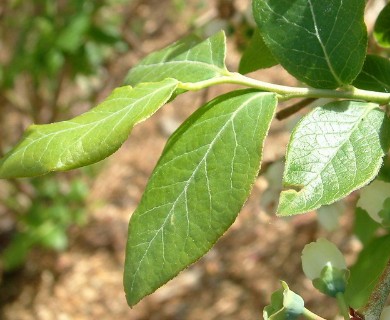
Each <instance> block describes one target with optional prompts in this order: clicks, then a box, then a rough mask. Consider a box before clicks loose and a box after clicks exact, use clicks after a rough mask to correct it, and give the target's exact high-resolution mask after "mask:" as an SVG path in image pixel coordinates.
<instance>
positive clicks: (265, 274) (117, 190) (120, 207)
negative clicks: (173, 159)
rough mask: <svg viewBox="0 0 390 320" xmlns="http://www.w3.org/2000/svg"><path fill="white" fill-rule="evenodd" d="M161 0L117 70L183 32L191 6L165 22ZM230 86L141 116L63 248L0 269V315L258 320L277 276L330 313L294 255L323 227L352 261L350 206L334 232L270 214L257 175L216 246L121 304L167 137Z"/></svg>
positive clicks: (282, 128)
mask: <svg viewBox="0 0 390 320" xmlns="http://www.w3.org/2000/svg"><path fill="white" fill-rule="evenodd" d="M166 2H167V1H145V3H148V4H147V5H146V4H145V6H144V7H141V9H139V10H140V13H139V14H140V15H142V14H143V15H145V16H148V18H149V21H153V22H150V23H149V25H148V26H146V27H147V28H149V29H150V31H149V32H150V34H152V36H150V37H145V39H144V40H143V41H142V51H141V52H140V51H139V50H138V51H136V50H134V52H130V53H129V54H127V55H126V56H125V57H122V58H121V59H120V61H119V62H118V63H117V64H116V65H114V66H113V68H112V72H113V77H114V79H122V78H123V76H124V70H128V68H129V67H130V66H131V65H132V64H134V63H136V61H138V60H139V58H140V56H142V55H143V54H146V53H147V52H150V51H153V50H155V49H156V48H160V47H162V46H164V45H166V44H167V43H170V42H172V41H173V40H176V39H178V38H179V37H180V36H181V35H182V34H184V33H186V32H187V29H188V26H187V25H186V24H185V23H184V22H183V21H186V20H185V19H187V18H188V13H187V16H186V14H184V18H183V17H182V18H180V21H172V20H170V21H165V20H164V21H161V12H164V7H165V5H166ZM190 2H191V3H192V4H194V3H195V2H197V1H190ZM213 6H214V4H213V3H211V2H210V4H208V5H207V6H206V9H204V10H203V11H202V12H203V15H204V16H206V17H207V14H210V10H213V9H212V8H213ZM160 7H161V10H160ZM214 7H215V6H214ZM154 18H155V19H154ZM140 46H141V43H140ZM140 50H141V49H140ZM228 52H229V55H228V60H227V64H228V66H229V69H231V70H235V69H236V68H237V64H238V57H239V55H238V53H237V52H236V46H235V44H234V39H229V51H228ZM253 76H254V77H260V78H261V79H264V80H266V81H272V82H276V83H281V84H284V83H286V84H292V83H294V80H292V79H291V78H290V77H288V76H287V74H286V73H285V72H284V71H283V70H281V69H280V68H278V67H276V68H272V69H269V70H267V71H265V72H264V71H263V72H258V73H255V74H253ZM113 85H115V81H113ZM231 88H232V87H230V86H221V87H217V88H213V89H210V90H208V91H207V92H206V93H204V92H199V93H186V94H184V95H181V96H179V97H178V98H177V99H176V100H175V101H173V102H172V103H170V104H169V105H167V106H166V107H164V108H163V109H161V110H160V111H159V112H157V114H156V115H155V116H153V117H152V118H151V119H149V120H147V121H146V122H144V123H142V124H140V125H138V126H137V127H136V128H135V129H134V130H133V132H132V134H131V136H130V138H129V139H128V141H127V142H126V143H125V144H124V145H123V147H122V148H121V149H120V150H119V151H118V152H117V153H115V154H114V155H113V156H112V157H111V158H109V159H108V160H106V161H105V162H104V165H103V168H102V170H101V171H100V173H99V174H98V175H97V177H96V178H95V179H94V181H93V183H92V185H91V192H90V196H89V198H88V211H89V222H88V224H87V225H86V226H84V227H82V228H80V227H73V228H71V230H69V234H70V241H71V245H70V247H69V248H68V249H67V250H66V251H65V252H62V253H59V254H57V253H52V252H48V251H42V250H38V249H37V250H34V251H33V252H32V254H31V256H30V258H29V260H28V262H27V264H26V265H25V267H24V268H23V269H22V270H18V271H15V272H14V273H13V274H7V275H5V276H4V277H3V280H2V283H1V287H0V290H1V292H0V301H1V305H0V308H1V309H0V319H4V320H33V319H39V320H51V319H59V320H68V319H72V320H73V319H75V320H90V319H100V320H104V319H131V320H141V319H142V320H143V319H145V320H147V319H153V320H154V319H155V320H164V319H167V320H168V319H178V320H184V319H188V320H198V319H207V320H214V319H215V320H217V319H224V320H230V319H232V320H233V319H235V320H236V319H248V320H250V319H260V318H262V316H261V315H262V309H263V308H264V306H265V305H266V304H267V303H269V300H270V296H271V293H272V292H273V291H274V290H276V289H277V288H279V287H280V282H279V281H280V280H284V281H286V282H287V283H288V284H289V286H290V288H291V289H292V290H293V291H295V292H297V293H299V294H300V295H302V296H303V297H304V299H305V304H306V306H307V307H308V308H309V309H311V310H313V311H314V312H316V313H318V314H320V315H321V316H322V317H325V318H327V319H331V318H334V315H335V314H336V313H337V307H336V304H335V302H334V301H333V300H331V299H328V298H326V297H324V296H323V295H321V294H319V293H318V292H317V291H315V290H314V289H313V287H312V284H311V282H310V281H309V280H307V279H306V278H305V277H304V275H303V272H302V268H301V262H300V255H301V252H302V249H303V247H304V245H305V244H307V243H308V242H311V241H314V240H315V239H317V238H318V237H320V236H324V237H327V238H328V239H330V240H333V241H334V242H335V243H336V244H337V245H338V246H339V248H340V249H341V250H343V252H345V254H346V256H347V259H348V261H349V262H352V261H353V260H354V259H355V256H356V252H357V249H358V248H359V244H358V243H357V241H356V240H355V238H354V237H353V236H352V235H351V225H352V220H353V219H352V214H351V213H350V212H347V213H346V214H345V215H344V216H343V217H342V218H341V221H340V223H341V228H340V229H338V231H334V232H326V231H324V229H323V228H321V227H320V226H319V225H318V223H317V219H316V215H315V213H310V214H306V215H302V216H298V217H296V218H292V219H281V218H276V217H275V215H274V214H273V212H272V208H271V209H270V210H268V211H269V212H268V213H267V212H265V211H264V209H263V208H262V207H261V206H260V200H261V196H262V193H263V192H264V191H265V190H266V188H267V181H266V179H265V178H263V177H261V176H260V177H259V178H258V180H257V181H256V184H255V185H254V188H253V192H252V195H251V196H250V199H249V200H248V202H247V203H246V205H245V206H244V208H243V209H242V212H241V213H240V215H239V216H238V218H237V220H236V222H235V223H234V224H233V225H232V227H231V228H230V229H229V230H228V231H227V232H226V234H225V235H224V236H223V237H222V238H221V239H220V240H219V241H218V242H217V244H216V245H215V247H214V248H213V249H211V250H210V251H209V252H208V253H207V254H206V255H205V256H204V257H203V258H202V259H200V260H199V261H198V262H197V263H195V264H194V265H192V266H191V267H189V268H188V269H187V270H185V271H183V272H182V273H181V274H180V275H179V276H178V277H176V278H175V279H173V280H172V281H170V282H169V283H168V284H166V285H164V286H163V287H162V288H160V289H159V290H157V291H156V292H155V293H154V294H152V295H150V296H148V297H146V298H145V299H143V300H142V301H141V302H140V303H139V304H138V305H136V306H135V307H134V308H133V309H130V308H129V307H128V306H127V304H126V300H125V295H124V291H123V285H122V277H123V263H124V252H125V244H126V238H127V225H128V221H129V218H130V216H131V214H132V212H133V211H134V209H135V208H136V206H137V203H138V202H139V200H140V198H141V195H142V192H143V190H144V188H145V185H146V182H147V179H148V177H149V176H150V174H151V171H152V169H153V167H154V165H155V163H156V161H157V160H158V157H159V155H160V154H161V151H162V149H163V146H164V143H165V142H166V140H167V138H168V137H169V135H170V134H171V133H172V132H173V131H174V130H175V129H176V128H177V126H178V125H179V124H180V123H181V122H182V121H183V120H184V119H185V118H186V117H188V116H189V115H190V114H191V112H193V111H194V110H195V109H196V108H198V107H199V106H200V105H201V104H202V103H203V102H204V101H207V100H209V99H211V98H212V97H214V96H216V95H218V94H221V93H223V92H227V91H228V90H230V89H231ZM107 91H109V88H107ZM104 94H106V93H102V95H104ZM294 121H295V120H294V119H292V120H288V121H284V122H277V121H275V122H274V124H273V125H272V128H271V132H270V135H269V137H268V139H267V142H266V146H265V152H264V161H265V163H270V162H273V161H275V160H278V159H280V158H282V157H283V156H284V153H285V146H286V144H287V142H288V138H289V132H288V129H287V128H288V127H289V123H291V122H294ZM286 123H287V125H286Z"/></svg>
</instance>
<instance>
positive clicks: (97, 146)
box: [0, 79, 177, 178]
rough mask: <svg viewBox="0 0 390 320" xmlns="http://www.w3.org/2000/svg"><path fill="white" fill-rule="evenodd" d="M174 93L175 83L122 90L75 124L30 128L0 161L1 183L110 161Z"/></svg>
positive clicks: (158, 83) (166, 82) (152, 84)
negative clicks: (110, 157) (134, 129)
mask: <svg viewBox="0 0 390 320" xmlns="http://www.w3.org/2000/svg"><path fill="white" fill-rule="evenodd" d="M176 87H177V81H176V80H174V79H166V80H164V81H162V82H157V83H143V84H140V85H138V86H136V87H134V88H132V87H130V86H125V87H120V88H117V89H115V90H114V91H113V92H112V93H111V95H110V96H109V97H108V98H107V99H106V100H105V101H103V102H102V103H100V104H99V105H98V106H97V107H95V108H93V109H91V110H90V111H88V112H86V113H84V114H82V115H80V116H78V117H76V118H73V119H71V120H68V121H62V122H57V123H52V124H45V125H32V126H30V127H29V128H28V129H27V131H26V132H25V134H24V136H23V137H22V140H21V141H20V142H19V144H17V145H16V146H15V147H14V148H13V149H12V150H10V151H9V152H8V153H7V154H6V155H5V156H4V158H2V159H1V160H0V178H16V177H32V176H38V175H42V174H46V173H49V172H51V171H64V170H69V169H74V168H78V167H82V166H86V165H89V164H92V163H95V162H98V161H100V160H102V159H104V158H106V157H108V156H109V155H111V154H112V153H114V152H115V151H116V150H118V149H119V147H120V146H121V145H122V144H123V142H124V141H125V140H126V139H127V137H128V135H129V134H130V132H131V130H132V128H133V126H134V125H135V124H137V123H139V122H141V121H143V120H145V119H146V118H148V117H150V116H151V115H152V114H153V113H154V112H156V111H157V110H158V109H159V108H160V107H161V106H163V105H164V104H165V103H166V102H167V101H168V100H169V98H170V97H171V95H172V93H173V92H174V91H175V89H176Z"/></svg>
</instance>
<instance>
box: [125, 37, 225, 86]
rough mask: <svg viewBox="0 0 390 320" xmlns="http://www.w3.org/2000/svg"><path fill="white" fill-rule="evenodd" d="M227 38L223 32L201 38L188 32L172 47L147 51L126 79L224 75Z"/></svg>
mask: <svg viewBox="0 0 390 320" xmlns="http://www.w3.org/2000/svg"><path fill="white" fill-rule="evenodd" d="M225 56H226V39H225V34H224V33H223V32H219V33H217V34H215V35H214V36H212V37H210V38H208V39H206V40H204V41H202V40H200V39H199V38H197V37H195V36H189V37H187V38H185V39H182V40H180V41H178V42H176V43H174V44H172V45H170V46H169V47H167V48H165V49H162V50H160V51H156V52H153V53H151V54H150V55H148V56H147V57H146V58H145V59H143V60H142V61H141V62H140V63H138V64H137V65H136V66H135V67H133V68H132V69H131V70H130V72H129V74H128V75H127V78H126V83H128V84H131V85H135V84H137V83H140V82H147V81H161V80H164V79H165V78H175V79H177V80H179V81H181V82H198V81H202V80H207V79H211V78H215V77H219V76H222V75H225V74H226V73H227V70H226V67H225Z"/></svg>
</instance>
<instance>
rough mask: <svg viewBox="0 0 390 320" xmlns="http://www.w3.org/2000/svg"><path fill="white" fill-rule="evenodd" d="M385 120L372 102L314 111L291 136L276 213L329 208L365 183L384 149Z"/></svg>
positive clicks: (337, 104) (346, 103)
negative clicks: (282, 188)
mask: <svg viewBox="0 0 390 320" xmlns="http://www.w3.org/2000/svg"><path fill="white" fill-rule="evenodd" d="M388 136H389V119H388V117H387V116H386V115H385V113H384V112H383V111H382V110H381V109H379V108H378V106H377V105H375V104H369V103H364V102H354V101H340V102H333V103H329V104H328V105H326V106H324V107H320V108H316V109H315V110H314V111H312V112H311V113H309V114H308V115H307V116H306V117H304V118H303V119H302V120H301V122H300V123H299V124H298V125H297V127H296V128H295V129H294V132H293V133H292V136H291V140H290V143H289V146H288V149H287V156H286V166H285V172H284V177H283V185H284V186H285V188H287V190H285V191H283V192H282V193H281V195H280V200H279V207H278V214H279V215H281V216H286V215H294V214H299V213H304V212H308V211H311V210H315V209H317V208H319V207H320V206H322V205H327V204H331V203H333V202H335V201H337V200H339V199H341V198H343V197H345V196H346V195H348V194H349V193H351V192H352V191H354V190H356V189H359V188H361V187H362V186H364V185H366V184H367V183H368V182H370V181H371V180H372V179H373V178H374V177H375V176H376V175H377V173H378V171H379V169H380V167H381V165H382V158H383V156H384V155H385V154H386V153H387V150H388V147H389V138H388Z"/></svg>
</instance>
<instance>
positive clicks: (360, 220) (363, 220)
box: [353, 207, 381, 246]
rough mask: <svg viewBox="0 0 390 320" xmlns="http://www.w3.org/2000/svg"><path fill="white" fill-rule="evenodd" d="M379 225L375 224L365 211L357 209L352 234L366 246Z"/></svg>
mask: <svg viewBox="0 0 390 320" xmlns="http://www.w3.org/2000/svg"><path fill="white" fill-rule="evenodd" d="M380 226H381V225H380V224H379V223H378V222H375V221H374V220H373V219H372V218H371V217H370V216H369V215H368V213H367V211H365V210H364V209H361V208H359V207H356V209H355V223H354V227H353V233H354V234H355V236H356V237H357V238H358V239H359V240H360V242H361V243H362V244H363V246H366V245H367V244H368V243H369V242H370V241H371V240H372V239H373V238H374V236H375V232H376V231H377V230H378V228H379V227H380Z"/></svg>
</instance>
